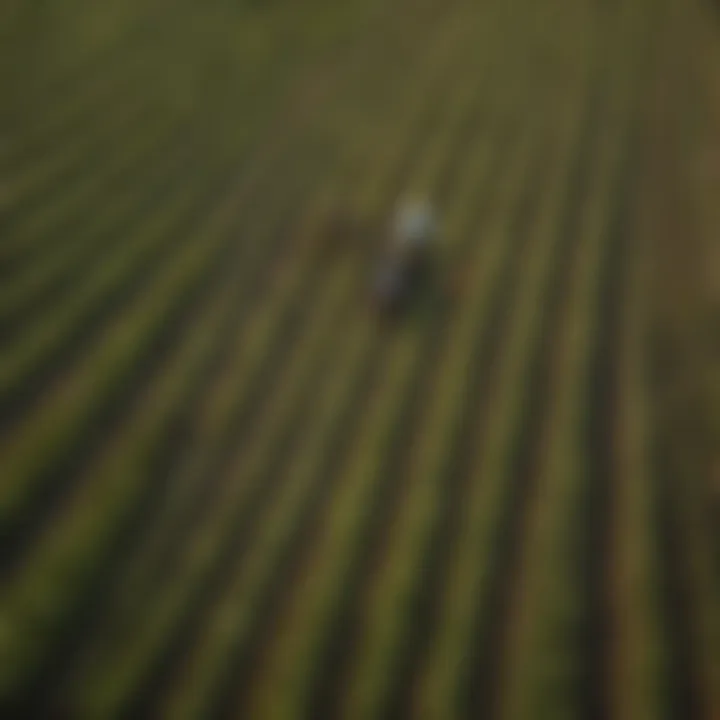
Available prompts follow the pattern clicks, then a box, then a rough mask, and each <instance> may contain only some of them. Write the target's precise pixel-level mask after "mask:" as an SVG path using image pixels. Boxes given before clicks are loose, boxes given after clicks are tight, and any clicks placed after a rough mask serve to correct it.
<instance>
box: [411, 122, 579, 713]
mask: <svg viewBox="0 0 720 720" xmlns="http://www.w3.org/2000/svg"><path fill="white" fill-rule="evenodd" d="M576 124H577V123H576V122H575V120H574V118H572V120H571V121H570V122H569V123H568V120H567V119H566V121H565V126H564V127H563V130H564V132H562V133H560V134H559V140H560V141H561V143H562V144H561V145H560V147H559V148H558V149H557V150H556V152H555V153H553V155H554V156H555V157H556V158H557V160H556V162H555V163H554V164H553V166H552V167H551V169H550V177H549V178H548V180H547V181H546V183H545V188H546V190H545V192H544V193H543V196H544V202H543V205H542V207H541V210H540V216H539V217H538V218H537V219H536V220H535V221H534V223H533V229H534V231H533V234H532V239H531V240H529V241H528V251H527V253H528V254H527V256H526V257H524V258H523V260H522V266H521V269H519V270H518V278H519V280H518V283H517V288H518V290H517V296H516V299H515V300H514V303H513V305H514V308H513V311H512V314H511V316H510V318H509V319H508V330H507V331H506V337H505V341H504V344H503V346H502V348H501V350H500V356H499V357H498V359H497V360H496V368H497V370H496V372H497V373H498V376H497V377H496V378H495V381H494V382H493V383H492V385H493V387H494V389H493V390H492V391H491V394H490V397H489V398H487V400H486V402H488V403H489V404H490V405H491V406H492V408H493V410H492V418H491V419H490V420H489V422H488V424H487V425H485V424H484V423H483V424H481V425H482V427H486V428H487V434H486V435H483V436H482V437H480V438H478V439H477V440H476V441H475V447H476V450H475V453H477V454H476V455H475V454H473V457H472V458H471V459H470V461H469V465H470V467H471V468H472V475H471V478H470V483H471V484H470V487H469V490H468V497H467V501H466V506H465V508H464V510H463V512H462V514H461V520H460V525H459V528H458V535H457V538H456V547H457V550H456V552H455V553H454V555H453V562H452V564H451V566H450V568H449V569H448V577H447V582H446V586H445V587H446V589H445V592H444V594H443V599H442V603H441V612H440V617H441V623H440V625H439V628H438V630H437V633H436V634H435V636H434V637H433V638H432V640H431V645H430V651H429V653H428V659H427V661H426V663H425V667H424V668H423V670H422V673H421V678H420V680H419V683H418V687H419V688H420V693H421V695H420V699H419V700H418V702H419V704H420V706H422V707H427V708H428V709H429V710H428V711H429V713H430V714H431V715H433V716H434V715H438V716H439V715H442V714H443V713H453V712H457V710H458V707H457V700H458V698H459V690H460V683H461V682H462V681H463V676H464V673H465V672H467V669H466V668H465V667H464V660H465V659H466V658H467V657H470V656H471V652H470V650H471V648H470V647H468V643H469V642H472V641H473V640H474V638H475V637H476V636H475V635H474V633H473V630H474V628H475V627H476V623H477V622H478V618H477V617H476V612H477V611H478V608H482V607H483V598H484V597H485V596H486V595H487V593H488V592H489V590H490V588H489V587H488V578H489V565H490V563H491V560H492V557H491V553H492V552H493V550H494V543H493V542H492V539H493V538H494V537H496V536H497V535H498V532H499V526H498V523H500V522H502V521H503V517H504V516H505V515H506V513H504V508H505V507H506V506H507V503H508V497H509V494H510V493H511V491H512V478H509V477H508V476H507V471H508V469H509V467H510V461H511V458H512V455H513V454H514V453H515V452H522V450H519V449H516V448H515V446H514V441H515V437H516V429H517V427H518V425H519V422H520V419H521V417H522V414H523V412H524V410H525V397H526V392H527V391H528V390H529V388H528V387H527V382H528V362H529V358H530V357H531V356H532V352H533V349H534V348H537V347H539V343H540V340H541V339H540V338H539V337H538V331H539V329H540V323H539V322H538V319H539V317H538V316H539V313H540V312H542V308H543V305H542V298H543V297H544V296H545V294H546V293H547V292H548V290H549V289H550V288H549V282H550V278H551V274H550V268H551V267H552V265H553V263H554V262H556V261H557V252H558V248H559V245H558V242H559V240H558V223H559V221H560V215H561V212H562V210H563V200H564V197H565V193H566V192H567V183H568V179H569V177H568V173H569V170H570V166H571V163H572V161H573V158H574V153H575V152H576V151H577V142H578V129H577V128H576V127H574V125H576ZM503 214H507V213H503ZM500 220H501V222H502V221H503V218H502V217H501V218H500ZM488 621H489V622H492V620H491V619H488Z"/></svg>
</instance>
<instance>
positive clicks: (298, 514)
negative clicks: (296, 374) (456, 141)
mask: <svg viewBox="0 0 720 720" xmlns="http://www.w3.org/2000/svg"><path fill="white" fill-rule="evenodd" d="M480 159H481V160H482V161H484V160H485V159H486V153H482V154H481V156H480ZM483 167H484V163H483ZM344 282H345V281H343V280H342V279H338V280H337V285H338V286H339V287H342V286H343V284H344ZM365 327H366V332H368V333H369V330H370V329H369V327H368V326H365ZM363 337H364V340H363V341H362V342H360V343H358V344H356V342H357V339H356V335H355V334H353V336H352V337H351V338H350V339H348V340H346V341H345V342H350V343H352V346H353V347H354V348H355V355H353V357H354V358H355V359H354V364H353V365H351V366H350V367H348V366H347V363H346V362H337V363H336V368H335V372H337V373H340V372H341V371H344V372H345V375H340V376H339V377H338V376H336V375H335V374H333V375H332V380H330V382H331V383H332V382H343V385H342V387H343V388H344V390H343V391H339V390H338V391H336V390H334V389H333V386H332V385H331V386H330V389H328V390H326V391H325V392H319V393H318V395H319V397H320V398H321V400H320V402H321V406H320V407H319V408H318V409H317V410H316V412H315V413H314V414H316V415H317V416H318V417H319V418H320V419H319V420H318V421H317V423H316V424H314V425H313V428H312V435H311V438H310V439H306V440H305V441H304V442H302V443H299V445H298V447H301V448H302V459H300V460H297V461H296V462H293V464H292V470H291V476H290V477H289V478H288V479H287V481H286V482H284V483H283V487H284V486H285V485H287V490H284V491H283V492H281V493H277V495H278V496H277V498H276V500H275V502H274V504H273V507H272V509H271V511H270V513H269V514H270V517H264V519H263V522H262V531H261V533H260V537H259V538H258V539H257V540H256V542H255V543H254V544H253V549H252V551H251V553H252V555H251V557H250V558H249V560H248V561H247V563H244V565H246V567H243V570H242V571H241V572H239V573H237V572H233V573H232V575H233V577H234V578H236V579H235V581H234V587H231V588H229V589H228V591H227V592H226V593H225V594H224V595H223V598H222V603H221V605H220V607H219V608H218V609H217V610H215V611H213V612H212V614H211V616H212V618H213V620H212V626H213V627H214V628H216V630H215V632H214V633H213V634H212V636H211V639H212V641H213V642H214V643H217V647H216V648H215V651H214V652H215V658H216V660H215V661H214V662H209V657H212V654H211V653H212V649H210V650H205V651H204V652H203V648H199V649H198V651H197V652H196V653H194V656H195V661H194V663H193V667H194V668H195V670H193V671H191V672H189V673H188V674H189V676H190V677H192V678H193V680H195V679H196V681H197V682H195V681H193V682H192V684H191V686H190V687H185V686H183V688H182V692H181V693H180V695H181V697H182V698H184V699H176V705H175V707H177V709H178V712H181V713H182V712H183V708H185V711H186V712H187V714H188V716H201V714H202V711H201V710H200V708H203V707H206V706H207V705H208V704H209V703H211V702H212V700H213V698H214V697H215V692H214V691H212V690H209V688H215V687H217V686H218V685H222V681H221V680H220V679H219V678H222V677H223V675H225V674H226V673H225V672H224V671H223V667H224V665H225V663H226V662H228V654H229V653H232V652H237V651H238V648H239V647H241V646H242V638H244V637H245V638H246V637H247V634H248V633H249V631H250V630H251V629H252V628H253V626H254V625H253V620H252V618H253V616H254V615H255V614H257V613H259V612H260V608H261V607H262V605H261V598H262V592H263V588H265V587H267V586H268V584H269V583H270V582H271V579H272V578H273V577H274V575H275V574H276V572H277V567H278V564H279V562H280V559H281V558H282V557H284V556H285V555H286V554H287V552H288V551H289V543H291V541H292V538H293V537H294V535H295V534H296V533H297V531H298V528H299V526H300V525H301V524H302V523H303V522H304V521H305V519H306V513H307V512H308V508H309V507H310V502H311V501H310V499H311V498H312V497H313V496H314V495H315V494H316V492H317V485H318V477H319V473H318V470H319V468H321V467H322V464H323V462H324V459H325V458H326V457H327V455H328V454H329V453H330V452H331V448H332V447H333V446H334V443H333V442H332V440H331V438H332V437H333V435H334V433H336V432H342V431H343V426H342V424H338V420H337V414H338V413H342V412H348V411H349V409H351V408H346V406H344V405H343V403H342V402H339V398H345V397H354V396H355V393H354V392H353V389H354V388H355V381H354V380H353V381H352V382H348V377H347V373H348V372H349V371H350V369H351V368H355V370H354V372H353V373H351V374H350V377H351V378H352V377H355V375H356V374H357V373H358V371H359V370H360V369H361V368H362V367H363V366H364V364H365V361H364V360H363V358H364V357H365V353H364V349H365V348H366V347H367V343H369V342H370V341H371V338H372V335H371V334H367V335H365V334H364V335H363ZM345 342H344V343H343V347H344V346H345ZM326 402H327V403H331V404H330V405H328V409H327V411H326V409H325V404H324V403H326ZM326 412H329V413H330V414H329V415H326ZM268 413H269V414H271V415H274V411H270V410H268ZM263 437H265V436H264V435H263ZM272 447H273V440H270V441H268V444H267V446H266V448H267V449H263V452H264V453H265V454H268V453H269V450H270V449H271V448H272ZM253 449H254V448H253ZM253 457H254V455H253ZM249 463H250V472H251V473H252V472H253V467H254V463H253V462H252V460H250V461H249ZM265 463H267V461H265ZM246 465H247V464H246V462H245V461H243V463H242V467H246ZM259 466H260V467H262V466H263V462H262V461H261V462H260V464H259ZM256 472H257V471H256ZM234 613H237V621H235V620H233V619H232V618H231V616H232V615H233V614H234ZM231 630H232V631H231ZM211 647H212V646H211ZM196 673H197V675H196ZM197 686H199V687H200V688H202V687H203V686H205V691H204V692H202V691H198V689H197ZM193 688H195V693H198V692H199V695H195V696H194V698H193V699H192V700H190V699H188V697H189V693H190V691H192V689H193Z"/></svg>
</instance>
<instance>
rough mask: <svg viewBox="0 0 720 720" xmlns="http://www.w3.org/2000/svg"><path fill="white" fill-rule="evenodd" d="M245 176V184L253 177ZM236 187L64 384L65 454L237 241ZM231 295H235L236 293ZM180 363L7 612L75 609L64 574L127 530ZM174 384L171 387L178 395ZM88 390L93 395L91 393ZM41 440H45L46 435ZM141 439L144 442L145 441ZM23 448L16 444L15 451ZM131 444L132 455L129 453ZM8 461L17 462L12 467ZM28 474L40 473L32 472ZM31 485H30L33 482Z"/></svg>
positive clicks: (60, 407)
mask: <svg viewBox="0 0 720 720" xmlns="http://www.w3.org/2000/svg"><path fill="white" fill-rule="evenodd" d="M243 180H244V181H246V178H243ZM242 184H243V183H242V181H241V185H242ZM239 189H240V190H241V189H242V188H239ZM237 190H238V188H236V189H235V191H230V192H229V193H228V194H227V195H226V196H225V197H224V199H223V200H224V202H221V204H219V205H218V206H217V208H216V209H215V211H214V212H213V214H212V215H211V216H210V217H209V218H208V220H207V222H206V224H205V227H204V228H203V230H202V231H201V233H200V234H199V237H198V239H197V241H195V242H193V243H190V244H188V246H187V247H185V248H184V251H183V252H182V253H179V254H178V256H177V257H176V259H175V260H174V261H173V263H171V264H170V265H169V266H168V267H167V268H165V269H164V272H163V273H162V275H161V277H160V278H159V279H158V280H157V281H156V282H155V283H154V285H153V287H152V288H151V289H150V290H149V291H148V293H147V296H146V297H141V298H140V299H139V301H138V302H137V303H136V305H135V306H132V307H131V308H130V310H128V311H127V312H126V313H125V314H124V316H123V319H122V322H121V323H120V324H119V325H118V326H117V327H116V328H114V332H113V333H112V334H111V337H110V338H109V339H108V342H106V343H105V344H104V345H103V346H102V348H101V349H100V350H99V352H98V355H96V356H90V358H88V360H86V361H85V362H83V363H82V365H88V364H89V365H90V367H89V368H83V367H81V368H79V370H80V372H79V373H78V376H77V378H76V380H75V382H74V383H72V384H70V385H69V386H64V387H63V388H62V391H64V392H69V393H70V398H71V399H72V401H73V402H74V403H75V404H76V405H75V407H76V413H75V414H76V417H75V418H73V416H72V414H70V419H69V420H68V415H69V413H68V408H67V406H66V404H64V403H62V402H58V404H57V405H53V406H51V408H52V410H57V412H59V413H62V414H63V415H64V416H65V417H66V422H65V424H64V425H62V424H60V423H58V422H57V420H56V419H55V418H54V417H48V415H50V416H52V415H53V413H52V411H50V410H48V411H47V413H46V414H45V415H43V418H47V427H46V429H45V431H46V433H47V434H48V439H47V440H46V442H52V443H53V447H55V448H57V451H58V452H59V451H61V450H62V447H63V445H64V444H65V443H66V442H67V439H66V438H67V434H68V433H71V434H72V433H74V432H77V431H78V430H79V429H80V425H79V424H81V423H82V419H81V418H82V413H86V412H87V411H88V408H92V404H93V403H92V401H91V400H92V399H94V401H95V402H97V396H98V391H99V390H101V388H102V383H104V384H105V385H108V384H113V383H117V382H122V377H123V374H124V372H123V367H130V366H131V365H132V364H133V358H135V357H136V356H137V355H138V352H139V351H141V350H142V347H143V345H145V344H146V340H145V338H147V339H148V340H149V339H151V338H152V337H154V336H155V335H156V334H157V332H158V330H159V328H160V327H161V326H162V324H163V322H164V321H165V318H166V317H167V316H168V313H169V311H170V310H171V308H172V306H173V305H175V304H177V302H178V300H179V299H181V298H182V297H183V296H184V295H186V294H187V293H188V292H189V291H190V289H191V288H192V287H193V286H194V285H196V284H197V283H198V282H200V281H201V280H202V278H203V277H207V274H208V273H209V272H210V271H211V269H212V266H213V263H214V262H215V258H217V257H219V256H220V253H221V252H222V251H223V248H224V247H227V246H228V244H229V243H231V242H232V241H231V237H230V235H229V232H230V231H231V229H232V223H233V222H234V220H235V218H236V214H237V202H238V197H239V193H238V192H237ZM226 288H230V289H232V290H235V286H234V284H233V283H232V282H226V283H224V284H223V285H222V286H221V288H220V290H218V291H216V292H220V291H221V290H222V292H223V293H227V292H229V290H227V289H226ZM230 297H233V295H232V293H231V294H230ZM232 310H233V305H232V303H230V301H229V299H228V301H227V305H226V312H230V311H232ZM222 315H223V313H218V312H217V308H216V312H214V313H212V312H211V313H210V317H211V320H212V322H210V321H208V322H207V323H206V324H205V325H201V326H200V330H199V331H198V332H205V326H206V325H207V327H215V322H216V321H217V317H222ZM212 340H215V341H216V340H217V336H216V335H215V334H214V333H209V334H208V335H207V341H206V343H205V344H204V345H203V344H200V347H205V348H207V350H206V351H207V352H209V351H210V348H212V347H214V345H213V343H212V342H211V341H212ZM197 344H198V340H197V338H195V337H194V336H193V334H192V333H190V334H189V335H188V341H187V342H185V343H183V345H182V348H181V351H180V352H179V355H180V357H188V358H193V357H197V356H196V355H194V353H193V352H191V351H190V350H189V349H188V348H193V347H195V346H196V345H197ZM188 362H189V360H188ZM189 367H190V368H192V367H195V365H193V364H191V365H190V366H189ZM180 368H181V369H179V370H178V376H180V377H183V378H184V382H183V383H179V381H178V380H177V378H176V375H174V374H172V373H169V374H168V373H163V377H164V378H168V380H167V382H166V383H165V382H163V383H161V384H160V386H159V388H155V389H154V390H153V391H152V392H151V394H150V396H148V397H146V398H144V399H143V403H144V405H145V407H146V408H147V409H148V412H147V413H136V414H135V415H134V418H133V423H132V424H131V425H129V426H128V433H129V434H130V436H131V439H132V441H129V440H130V439H129V438H126V437H125V434H124V433H120V434H119V436H118V437H117V438H116V439H115V441H114V442H113V443H111V448H112V447H115V446H116V445H120V447H119V448H117V450H116V452H115V453H113V452H111V449H110V448H107V449H106V450H105V452H104V453H103V455H101V457H100V459H99V460H98V464H96V465H95V466H93V467H92V468H91V469H90V470H88V473H89V475H90V477H89V478H88V482H83V483H82V484H81V488H82V494H81V496H80V498H76V499H74V500H73V502H72V510H70V509H68V510H67V511H66V512H65V514H64V515H63V517H62V522H61V523H59V524H58V526H57V527H55V528H53V529H52V532H49V531H48V533H47V534H48V535H50V537H47V538H45V537H44V538H43V540H44V542H42V543H39V547H37V548H35V549H34V551H33V554H32V557H31V561H30V562H29V564H28V572H27V573H24V574H22V575H21V576H20V579H19V581H18V582H17V583H16V584H15V586H14V587H13V589H12V592H8V594H7V597H6V598H5V600H6V601H7V602H6V603H5V602H4V603H3V605H4V608H3V615H4V616H6V617H22V616H23V613H28V614H29V615H30V616H32V615H33V613H32V609H33V607H34V604H33V602H32V601H30V602H28V603H25V602H24V601H23V600H22V598H32V599H33V601H34V602H35V603H48V604H49V607H44V608H43V607H41V608H36V610H37V611H38V614H39V615H42V613H43V612H49V613H50V617H51V620H50V621H49V623H50V624H51V625H52V622H53V621H52V618H54V617H58V616H59V617H63V614H64V613H67V611H68V607H71V606H72V602H73V598H75V597H77V596H78V594H79V592H80V591H81V589H82V584H81V583H79V582H78V583H73V582H67V581H65V582H62V581H61V578H62V576H63V574H65V575H67V576H68V578H70V577H78V576H80V577H82V576H84V575H88V574H90V575H91V573H90V571H91V570H92V568H93V567H97V562H98V561H100V560H101V558H102V556H103V553H104V552H105V548H107V547H108V543H110V542H111V541H112V538H113V533H114V531H117V528H118V527H122V518H123V516H124V515H126V514H127V513H128V512H130V511H131V510H132V508H133V507H134V504H135V503H134V500H135V498H136V497H137V496H138V494H139V493H141V492H142V489H143V479H144V475H143V474H142V473H137V472H133V473H130V474H128V475H126V476H125V478H126V481H127V478H133V480H134V482H133V483H131V484H128V483H127V482H125V484H124V485H123V483H122V477H123V474H122V473H121V472H120V469H121V468H123V467H126V464H128V465H132V463H135V464H136V465H137V466H138V467H141V466H142V465H141V463H142V458H143V457H144V456H145V452H146V450H147V447H148V443H149V442H150V439H151V438H152V437H154V436H155V434H156V433H157V430H158V429H160V430H161V429H162V427H163V426H164V425H165V424H166V422H167V415H160V416H158V413H159V411H160V410H162V409H163V408H166V407H173V406H172V404H171V402H172V401H173V400H175V401H177V399H178V397H180V395H179V391H180V390H182V389H183V387H184V385H185V383H186V382H187V379H188V376H190V377H191V375H189V373H190V370H189V369H188V367H186V365H184V364H180ZM83 370H84V372H83ZM183 373H184V374H183ZM170 378H172V379H174V382H171V380H170ZM98 385H100V387H98ZM166 387H167V388H168V390H167V392H168V395H167V399H166V400H165V402H164V404H160V403H158V402H157V398H156V395H157V393H159V392H160V389H161V388H166ZM170 389H172V393H171V392H170ZM86 394H87V397H85V396H86ZM78 413H79V414H78ZM138 428H143V431H144V432H143V434H141V435H137V432H138ZM150 428H155V434H154V433H151V432H150ZM29 430H30V431H34V432H40V431H41V430H42V425H41V422H40V421H38V420H35V422H34V423H30V424H29ZM32 439H33V438H32V435H31V437H30V438H29V439H26V442H28V443H30V441H31V440H32ZM35 439H36V441H37V442H39V443H42V440H43V438H42V437H41V438H40V439H39V440H38V439H37V438H35ZM123 440H128V442H127V443H125V442H122V441H123ZM138 440H141V442H139V443H138ZM41 446H42V444H41ZM16 447H17V446H13V448H16ZM31 448H32V446H31V445H30V450H29V454H28V455H27V456H26V459H25V460H23V456H22V455H20V456H19V457H18V462H25V463H29V462H33V457H35V458H36V459H37V455H38V454H37V451H36V452H35V453H33V452H32V450H31ZM129 449H130V450H131V452H128V450H129ZM48 450H49V448H48V447H47V445H45V453H44V457H41V458H39V459H40V461H41V462H43V461H44V462H47V455H48V454H49V453H48ZM11 452H12V449H11ZM105 463H107V467H104V464H105ZM8 466H9V467H11V468H12V467H13V466H12V465H10V464H8ZM15 477H18V478H20V477H23V475H21V474H20V473H19V472H18V473H16V474H15ZM25 477H33V476H32V475H25ZM98 479H102V482H98ZM15 487H16V488H17V486H15ZM25 489H26V490H27V487H26V488H25ZM103 508H104V509H103ZM123 508H125V511H124V512H122V509H123ZM102 523H104V525H105V527H104V530H103V532H104V537H106V538H107V541H106V542H102V541H100V536H95V534H94V533H96V531H97V530H98V526H99V525H101V524H102ZM91 537H95V539H96V542H88V539H89V538H91ZM19 598H20V599H19ZM13 608H14V609H15V610H13ZM19 608H23V610H19ZM16 613H19V615H16ZM40 624H41V625H42V626H43V627H45V626H46V625H47V623H44V622H43V623H40ZM25 627H27V626H26V625H25V624H24V623H22V622H18V625H17V631H18V632H22V630H23V629H24V628H25ZM21 642H22V644H23V645H24V647H25V648H26V650H27V651H28V652H31V650H32V651H33V652H35V651H36V650H37V648H36V647H35V646H34V644H33V643H30V642H25V641H21ZM10 647H11V648H13V647H14V646H13V645H11V646H10ZM22 667H23V665H22V663H19V662H18V663H16V669H20V668H22Z"/></svg>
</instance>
